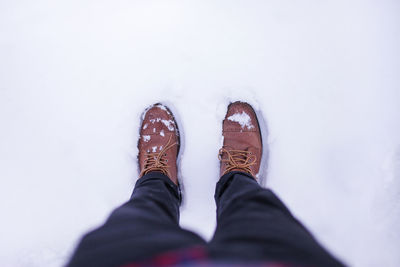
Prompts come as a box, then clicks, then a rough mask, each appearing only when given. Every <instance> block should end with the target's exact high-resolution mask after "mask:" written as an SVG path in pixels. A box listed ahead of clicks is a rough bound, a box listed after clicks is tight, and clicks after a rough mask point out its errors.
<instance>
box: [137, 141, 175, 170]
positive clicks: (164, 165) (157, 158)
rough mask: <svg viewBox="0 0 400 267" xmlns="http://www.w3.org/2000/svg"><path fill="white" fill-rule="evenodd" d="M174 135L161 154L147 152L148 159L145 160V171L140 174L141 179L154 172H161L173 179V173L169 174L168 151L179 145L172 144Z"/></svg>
mask: <svg viewBox="0 0 400 267" xmlns="http://www.w3.org/2000/svg"><path fill="white" fill-rule="evenodd" d="M171 140H172V135H171V136H170V137H169V140H168V142H167V144H166V145H165V146H164V147H163V149H162V150H161V151H160V152H146V158H145V160H144V164H143V165H144V166H143V170H142V171H141V172H140V177H142V176H143V175H145V174H147V173H149V172H152V171H160V172H162V173H163V174H165V175H167V176H168V177H171V173H170V172H169V167H170V166H169V165H168V159H166V158H165V157H166V156H167V153H166V151H167V150H168V149H170V148H172V147H173V146H175V145H177V143H176V142H175V143H171Z"/></svg>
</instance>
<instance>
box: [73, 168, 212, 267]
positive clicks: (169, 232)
mask: <svg viewBox="0 0 400 267" xmlns="http://www.w3.org/2000/svg"><path fill="white" fill-rule="evenodd" d="M179 204H180V193H179V190H178V186H177V185H175V184H174V183H173V182H172V181H171V179H170V178H168V177H167V176H166V175H164V174H162V173H158V172H151V173H149V174H146V175H145V176H143V177H142V178H140V179H139V180H138V181H137V183H136V186H135V189H134V191H133V194H132V197H131V199H130V200H129V201H128V202H127V203H125V204H124V205H122V206H121V207H119V208H117V209H116V210H115V211H114V212H113V213H112V214H111V216H110V217H109V218H108V220H107V221H106V223H105V224H104V225H103V226H101V227H100V228H98V229H96V230H94V231H92V232H90V233H88V234H86V235H85V236H84V237H83V238H82V240H81V242H80V244H79V246H78V247H77V249H76V251H75V253H74V255H73V256H72V258H71V260H70V262H69V264H68V266H122V265H123V264H127V263H132V262H140V261H143V260H146V259H149V258H151V257H153V256H156V255H159V254H161V253H164V252H167V251H173V250H178V249H182V248H190V247H196V246H203V245H205V241H204V240H203V239H202V238H201V237H199V236H198V235H196V234H194V233H192V232H190V231H187V230H183V229H182V228H181V227H180V226H179V225H178V221H179Z"/></svg>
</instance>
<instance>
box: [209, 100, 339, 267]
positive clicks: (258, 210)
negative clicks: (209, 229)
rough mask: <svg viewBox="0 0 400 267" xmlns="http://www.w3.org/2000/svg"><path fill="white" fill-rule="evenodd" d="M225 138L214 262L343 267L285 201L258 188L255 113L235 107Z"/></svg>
mask: <svg viewBox="0 0 400 267" xmlns="http://www.w3.org/2000/svg"><path fill="white" fill-rule="evenodd" d="M222 134H223V137H224V139H223V140H224V141H223V146H222V148H221V150H220V154H219V159H220V162H221V165H220V177H221V179H220V181H219V182H218V184H217V187H216V193H215V200H216V203H217V229H216V232H215V234H214V237H213V239H212V241H211V242H210V244H209V248H210V253H211V255H212V257H214V258H216V259H220V260H223V261H226V260H232V261H233V260H235V261H275V262H289V263H294V264H304V265H311V266H313V265H314V266H340V265H341V263H340V262H338V261H337V260H335V259H334V258H333V257H332V256H331V255H330V254H329V253H328V252H327V251H326V250H325V249H323V248H322V247H321V246H320V245H319V244H318V242H317V241H316V240H315V239H314V238H313V237H312V235H311V234H310V233H309V232H308V231H307V230H306V229H305V228H304V226H302V225H301V223H300V222H299V221H298V220H296V219H295V218H294V217H293V216H292V214H291V213H290V212H289V210H288V209H287V208H286V207H285V205H284V204H283V203H282V201H280V200H279V199H278V197H277V196H275V194H274V193H273V192H272V191H271V190H268V189H264V188H262V187H261V186H260V185H259V184H258V183H257V181H256V179H255V178H257V175H258V173H259V172H260V167H261V158H262V157H263V146H262V136H261V129H260V125H259V123H258V119H257V115H256V112H255V111H254V109H253V108H252V107H251V106H250V105H249V104H247V103H244V102H235V103H232V104H230V105H229V106H228V110H227V113H226V116H225V119H224V121H223V125H222Z"/></svg>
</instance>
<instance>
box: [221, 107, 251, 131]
mask: <svg viewBox="0 0 400 267" xmlns="http://www.w3.org/2000/svg"><path fill="white" fill-rule="evenodd" d="M227 119H228V120H229V121H234V122H237V123H239V124H240V127H242V129H244V127H246V128H247V129H252V128H254V125H253V124H252V123H251V118H250V116H249V114H247V113H246V112H244V111H242V113H235V114H233V115H231V116H229V117H228V118H227Z"/></svg>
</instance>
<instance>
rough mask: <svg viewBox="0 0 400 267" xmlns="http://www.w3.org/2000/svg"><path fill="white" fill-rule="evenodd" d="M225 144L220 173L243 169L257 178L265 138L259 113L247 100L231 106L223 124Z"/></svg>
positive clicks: (221, 150)
mask: <svg viewBox="0 0 400 267" xmlns="http://www.w3.org/2000/svg"><path fill="white" fill-rule="evenodd" d="M222 135H223V138H224V141H223V146H222V148H221V149H220V151H219V159H220V163H221V170H220V176H222V175H224V174H226V173H228V172H231V171H242V172H246V173H249V174H251V175H252V176H253V177H254V178H256V179H257V175H258V173H259V170H260V164H261V156H262V140H261V132H260V127H259V124H258V120H257V115H256V113H255V111H254V109H253V108H252V107H251V106H250V105H249V104H247V103H244V102H240V101H238V102H234V103H231V104H230V105H229V106H228V111H227V113H226V116H225V119H224V121H223V125H222Z"/></svg>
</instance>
